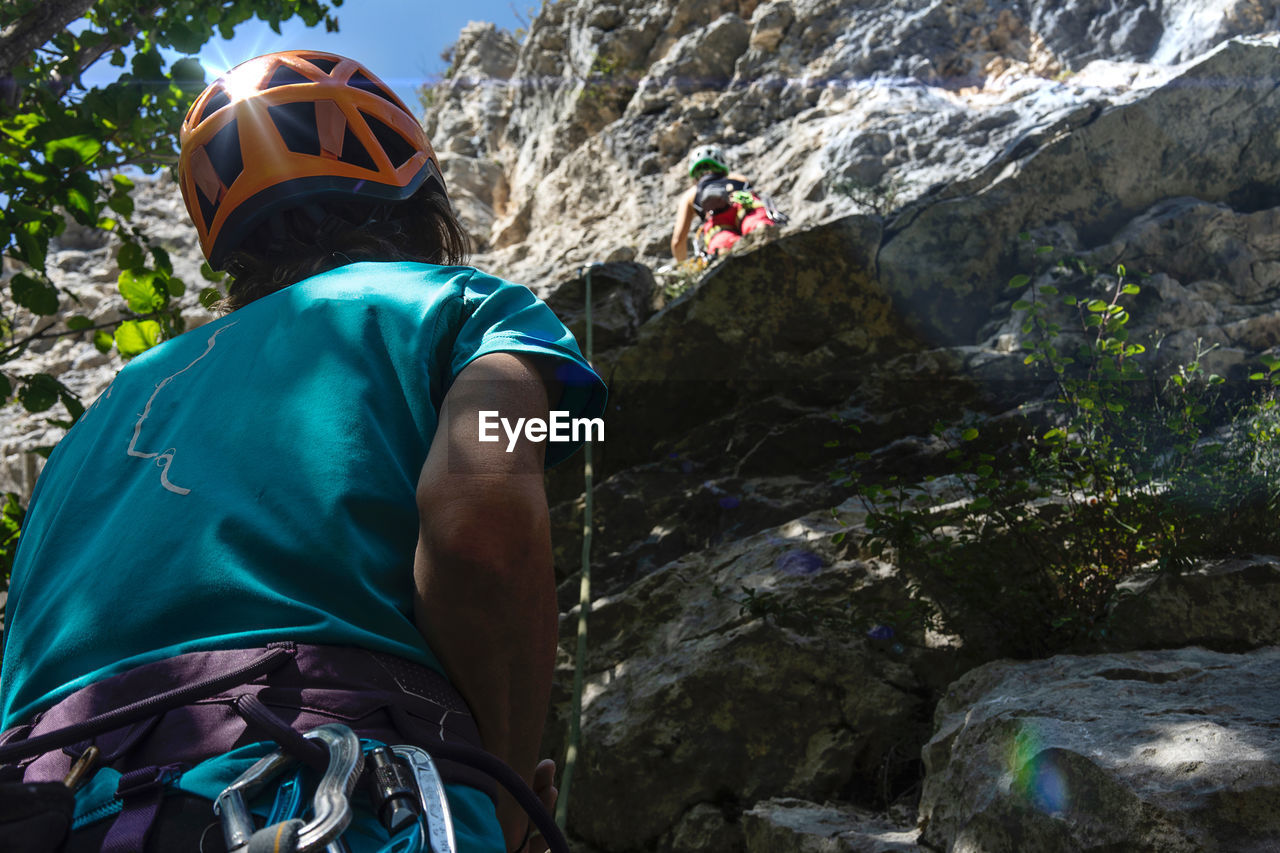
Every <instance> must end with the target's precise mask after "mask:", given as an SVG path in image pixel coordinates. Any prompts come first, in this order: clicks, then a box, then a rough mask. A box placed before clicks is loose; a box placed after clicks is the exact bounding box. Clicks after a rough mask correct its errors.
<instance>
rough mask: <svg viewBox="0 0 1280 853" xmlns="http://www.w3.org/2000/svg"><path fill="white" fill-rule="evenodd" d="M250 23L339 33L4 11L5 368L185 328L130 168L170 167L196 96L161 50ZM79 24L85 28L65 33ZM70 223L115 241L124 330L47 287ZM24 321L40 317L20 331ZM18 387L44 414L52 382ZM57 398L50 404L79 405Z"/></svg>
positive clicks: (134, 10)
mask: <svg viewBox="0 0 1280 853" xmlns="http://www.w3.org/2000/svg"><path fill="white" fill-rule="evenodd" d="M332 5H334V6H339V5H341V0H332ZM255 15H256V16H257V17H258V18H260V19H262V20H264V21H266V22H268V23H269V24H270V25H271V26H272V28H273V29H275V30H276V31H277V32H279V28H280V24H281V23H282V22H283V21H285V20H288V19H290V18H292V17H294V16H298V17H301V18H302V20H303V21H305V22H306V23H307V24H308V25H316V24H319V23H321V22H323V23H324V24H325V25H326V27H327V28H328V29H330V30H332V29H336V27H337V21H336V20H335V19H334V18H333V17H332V15H331V14H330V8H329V6H328V5H325V3H322V2H320V0H227V2H210V0H170V2H150V3H147V2H143V3H137V2H124V0H96V2H93V0H18V2H12V3H7V4H5V5H3V6H0V32H3V33H4V35H3V36H2V37H0V203H2V204H3V207H2V208H0V252H2V253H3V254H4V255H5V257H6V258H7V259H8V260H9V261H11V262H13V263H14V265H15V267H16V268H17V269H18V270H19V272H18V273H16V274H15V275H14V276H13V277H12V278H11V279H10V280H9V281H8V283H7V284H8V292H7V294H5V295H6V296H7V297H8V298H7V299H3V300H0V304H5V305H7V306H8V315H7V316H5V317H4V318H3V322H0V364H3V363H4V362H8V361H11V360H13V359H14V358H16V357H18V356H20V355H21V354H22V353H23V352H25V351H26V349H27V347H28V346H29V345H30V344H31V343H32V342H33V341H35V340H39V339H47V338H50V337H59V336H63V335H92V336H93V341H94V343H95V344H96V345H97V346H98V347H99V349H110V348H111V346H115V347H116V348H117V349H118V350H119V351H120V353H121V355H124V356H125V357H130V356H133V355H136V354H137V353H139V352H141V351H142V350H143V349H145V348H146V347H147V346H152V345H154V344H155V343H156V342H158V341H159V340H162V339H164V338H165V337H168V336H171V335H173V334H176V333H178V332H181V331H182V318H181V315H180V314H179V312H178V310H177V307H176V304H175V299H176V297H178V296H181V295H182V294H183V293H184V292H185V290H186V283H185V282H183V281H181V280H180V279H179V278H177V277H176V276H175V275H174V274H173V266H172V264H171V263H170V261H169V257H168V255H167V254H166V252H165V251H164V249H163V247H161V246H159V245H157V244H156V243H155V241H154V240H152V239H151V238H150V237H149V236H148V235H147V234H145V233H143V232H141V231H140V230H139V229H137V228H136V227H135V226H134V225H133V223H132V216H133V212H134V202H133V198H132V190H133V181H132V180H131V179H130V178H129V177H128V175H127V174H125V170H126V169H130V168H132V169H137V170H141V171H142V172H143V173H145V174H154V173H155V172H156V171H158V170H159V169H161V168H163V167H165V166H171V165H173V164H175V163H176V162H177V150H178V141H177V132H178V128H179V126H180V124H181V122H182V118H183V116H184V115H185V113H186V110H187V107H188V106H189V105H190V103H191V101H192V100H193V98H194V97H195V95H196V94H198V93H199V91H200V90H201V89H202V88H203V87H204V85H205V75H204V70H203V69H202V68H201V66H200V64H199V63H198V62H197V61H196V60H195V59H194V58H192V57H190V56H188V57H185V58H182V59H179V60H178V61H176V62H174V63H173V64H172V66H169V67H166V61H165V59H164V57H163V55H162V54H161V50H162V49H166V48H167V49H172V50H175V51H178V52H180V53H185V54H194V53H196V52H197V51H198V50H199V49H200V48H201V46H202V45H204V43H205V42H207V41H208V40H209V39H210V38H212V37H213V35H214V34H215V33H218V34H220V35H222V36H223V37H230V36H231V35H232V33H233V32H234V30H235V27H236V26H237V25H238V24H240V23H242V22H244V21H246V20H248V19H249V18H251V17H253V16H255ZM82 16H83V17H82ZM77 20H81V21H82V24H83V26H82V25H80V24H77V25H76V26H70V25H71V24H73V22H76V21H77ZM130 53H131V54H132V55H131V56H130ZM104 60H105V61H107V62H109V63H110V64H111V65H114V66H117V67H119V68H121V69H122V71H121V73H120V76H119V79H117V80H116V81H114V82H112V83H110V84H108V85H106V86H101V87H92V88H89V87H86V86H85V85H84V84H83V82H82V76H83V75H84V73H85V71H86V70H87V69H88V68H90V67H91V66H92V65H94V64H95V63H97V62H100V61H104ZM68 220H70V221H72V222H75V223H77V224H79V225H81V226H84V227H87V228H93V229H100V230H103V231H109V232H111V233H112V234H114V235H115V239H116V240H117V242H118V246H119V250H118V252H117V263H118V265H119V287H120V293H121V295H122V297H123V299H124V301H125V303H126V305H127V308H128V312H129V313H130V314H131V315H132V316H131V317H130V318H129V319H128V320H126V321H125V322H124V323H123V324H120V325H119V326H117V325H116V324H104V325H103V326H102V327H96V326H94V325H93V324H92V323H91V322H89V321H88V320H87V318H85V317H83V316H80V315H78V314H76V313H75V312H74V309H72V310H71V311H70V312H68V311H66V310H65V309H64V307H63V306H64V305H65V302H64V297H69V296H70V294H67V293H66V292H65V291H64V290H63V289H62V288H60V287H59V286H58V285H57V283H56V282H55V281H54V280H53V279H52V278H50V276H49V271H48V269H47V258H48V252H49V245H50V241H51V240H52V239H53V238H54V237H56V236H58V235H59V234H61V233H62V232H63V231H64V230H65V228H66V227H67V222H68ZM72 301H73V302H74V300H72ZM19 311H26V312H29V313H30V314H32V315H35V316H36V317H40V318H47V319H46V321H45V322H42V323H39V324H37V328H36V330H35V331H32V332H22V331H20V330H21V329H22V328H23V325H24V324H23V323H21V322H20V315H19V313H18V312H19ZM13 380H16V386H17V387H16V391H17V396H18V399H19V401H20V402H22V403H23V405H25V406H27V407H28V408H29V409H30V410H32V411H42V410H43V409H44V408H47V406H44V404H45V403H47V402H48V401H49V399H50V396H49V393H48V389H49V387H51V386H50V384H49V383H50V382H51V381H52V380H51V379H50V378H49V377H48V376H46V375H44V374H35V375H33V376H18V377H12V379H6V381H5V383H4V387H0V390H4V391H6V395H5V396H6V398H7V397H8V396H9V394H11V393H12V392H13V391H14V390H15V388H14V385H15V382H14V381H13ZM59 388H60V390H59V393H58V395H56V396H57V397H58V398H68V399H74V395H71V394H70V392H69V391H67V390H66V389H65V388H63V387H61V386H59ZM50 405H52V404H50ZM33 406H34V407H35V408H32V407H33ZM70 414H71V416H72V419H74V418H75V416H76V413H75V412H71V413H70Z"/></svg>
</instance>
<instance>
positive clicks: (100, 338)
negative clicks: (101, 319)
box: [93, 329, 116, 355]
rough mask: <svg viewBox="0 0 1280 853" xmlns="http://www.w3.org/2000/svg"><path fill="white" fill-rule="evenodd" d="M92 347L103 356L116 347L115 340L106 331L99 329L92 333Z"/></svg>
mask: <svg viewBox="0 0 1280 853" xmlns="http://www.w3.org/2000/svg"><path fill="white" fill-rule="evenodd" d="M93 345H94V346H95V347H96V348H97V350H98V352H100V353H102V354H104V355H105V354H106V353H109V352H111V348H112V347H113V346H115V345H116V339H115V338H113V337H112V336H111V333H110V332H108V331H107V330H106V329H99V330H98V331H96V332H94V333H93Z"/></svg>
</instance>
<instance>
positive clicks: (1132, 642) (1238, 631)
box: [1108, 556, 1280, 652]
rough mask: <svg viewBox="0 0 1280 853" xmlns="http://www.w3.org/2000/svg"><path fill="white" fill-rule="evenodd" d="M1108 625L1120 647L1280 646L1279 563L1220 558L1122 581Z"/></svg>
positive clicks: (1232, 649)
mask: <svg viewBox="0 0 1280 853" xmlns="http://www.w3.org/2000/svg"><path fill="white" fill-rule="evenodd" d="M1118 592H1119V595H1118V597H1117V599H1116V602H1115V604H1114V605H1113V606H1112V608H1111V612H1110V614H1109V617H1110V618H1109V619H1108V624H1109V630H1110V637H1109V639H1110V642H1111V643H1112V644H1114V645H1115V646H1117V647H1119V648H1147V649H1158V648H1177V647H1180V646H1192V645H1194V646H1205V647H1207V648H1211V649H1216V650H1219V651H1226V652H1240V651H1245V650H1248V649H1256V648H1259V647H1261V646H1267V645H1280V561H1278V560H1277V559H1276V558H1275V557H1268V556H1257V557H1252V558H1241V559H1230V560H1215V561H1209V562H1205V563H1203V564H1201V565H1200V566H1198V567H1196V568H1195V569H1191V570H1188V571H1183V572H1177V573H1174V572H1163V573H1160V574H1153V575H1149V576H1146V577H1139V578H1134V579H1133V580H1129V581H1125V582H1124V583H1122V584H1120V587H1119V590H1118Z"/></svg>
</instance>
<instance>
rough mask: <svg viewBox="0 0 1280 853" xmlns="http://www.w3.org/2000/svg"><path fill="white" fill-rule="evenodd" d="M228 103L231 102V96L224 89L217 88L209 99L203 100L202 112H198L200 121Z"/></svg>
mask: <svg viewBox="0 0 1280 853" xmlns="http://www.w3.org/2000/svg"><path fill="white" fill-rule="evenodd" d="M229 103H231V97H230V96H229V95H228V94H227V91H226V90H225V89H219V90H218V91H216V92H214V93H213V94H212V95H211V96H210V97H209V100H208V101H205V105H204V112H202V113H201V114H200V121H204V120H205V119H207V118H208V117H209V116H211V115H213V114H214V113H216V112H217V111H218V110H220V109H222V108H223V107H225V106H226V105H227V104H229Z"/></svg>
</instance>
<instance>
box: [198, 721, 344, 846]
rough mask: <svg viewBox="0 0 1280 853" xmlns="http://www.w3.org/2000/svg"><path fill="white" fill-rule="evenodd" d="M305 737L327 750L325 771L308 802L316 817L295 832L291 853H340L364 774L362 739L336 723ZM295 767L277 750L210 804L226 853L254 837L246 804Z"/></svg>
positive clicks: (247, 844) (290, 759)
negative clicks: (326, 851)
mask: <svg viewBox="0 0 1280 853" xmlns="http://www.w3.org/2000/svg"><path fill="white" fill-rule="evenodd" d="M303 737H305V738H308V739H311V740H319V741H320V742H322V743H323V744H324V745H325V746H327V747H328V748H329V766H328V768H327V769H326V770H325V773H324V776H323V777H321V779H320V783H319V784H318V785H317V786H316V793H315V797H314V798H313V799H312V809H313V811H314V812H315V816H314V817H313V818H312V819H311V820H310V821H308V822H307V823H305V824H303V825H302V827H301V829H300V830H299V831H298V843H297V847H296V848H294V849H296V850H298V851H299V853H303V851H308V850H316V849H319V848H321V847H327V848H329V849H331V850H342V849H344V847H345V845H343V844H342V842H341V840H340V839H339V838H338V836H340V835H341V834H342V833H343V832H344V831H346V828H347V827H348V826H349V825H350V824H351V816H352V812H351V802H350V799H349V798H350V796H351V792H352V790H354V788H355V785H356V781H357V780H358V779H359V778H360V771H361V770H362V769H363V768H364V754H363V753H362V752H361V750H360V739H359V738H358V737H356V734H355V732H353V731H351V729H350V728H349V727H347V726H344V725H342V724H340V723H326V724H325V725H323V726H317V727H316V728H314V729H312V730H311V731H309V732H306V733H305V734H304V735H303ZM294 761H295V759H293V758H290V757H289V756H287V755H285V753H284V750H282V749H277V750H276V751H275V752H273V753H271V754H270V755H266V756H263V757H262V758H260V759H258V761H257V762H255V763H254V764H253V766H252V767H250V768H249V769H248V770H246V771H245V772H244V773H243V774H241V776H240V778H239V779H237V780H236V781H234V782H232V783H231V784H230V785H229V786H227V787H226V788H224V789H223V791H222V793H221V794H219V795H218V799H217V800H215V801H214V804H213V813H214V814H215V815H217V816H218V818H219V819H220V820H221V822H222V835H223V837H224V839H225V840H226V844H227V853H244V851H246V850H247V849H248V847H249V842H250V840H251V839H252V838H253V836H254V834H255V830H254V826H253V818H252V817H251V816H250V814H249V807H248V806H247V805H246V800H247V799H248V798H249V797H251V796H252V795H253V794H254V792H255V791H257V789H258V788H260V787H261V786H262V785H264V784H266V783H267V782H268V781H270V780H271V779H272V778H273V777H274V776H275V775H276V774H277V773H279V772H280V771H281V770H282V769H284V768H285V767H286V766H287V765H289V764H292V763H293V762H294ZM286 822H287V821H286ZM277 826H278V825H277ZM275 829H276V827H266V828H264V829H261V830H257V831H258V832H268V831H274V830H275ZM335 845H336V846H335Z"/></svg>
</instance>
